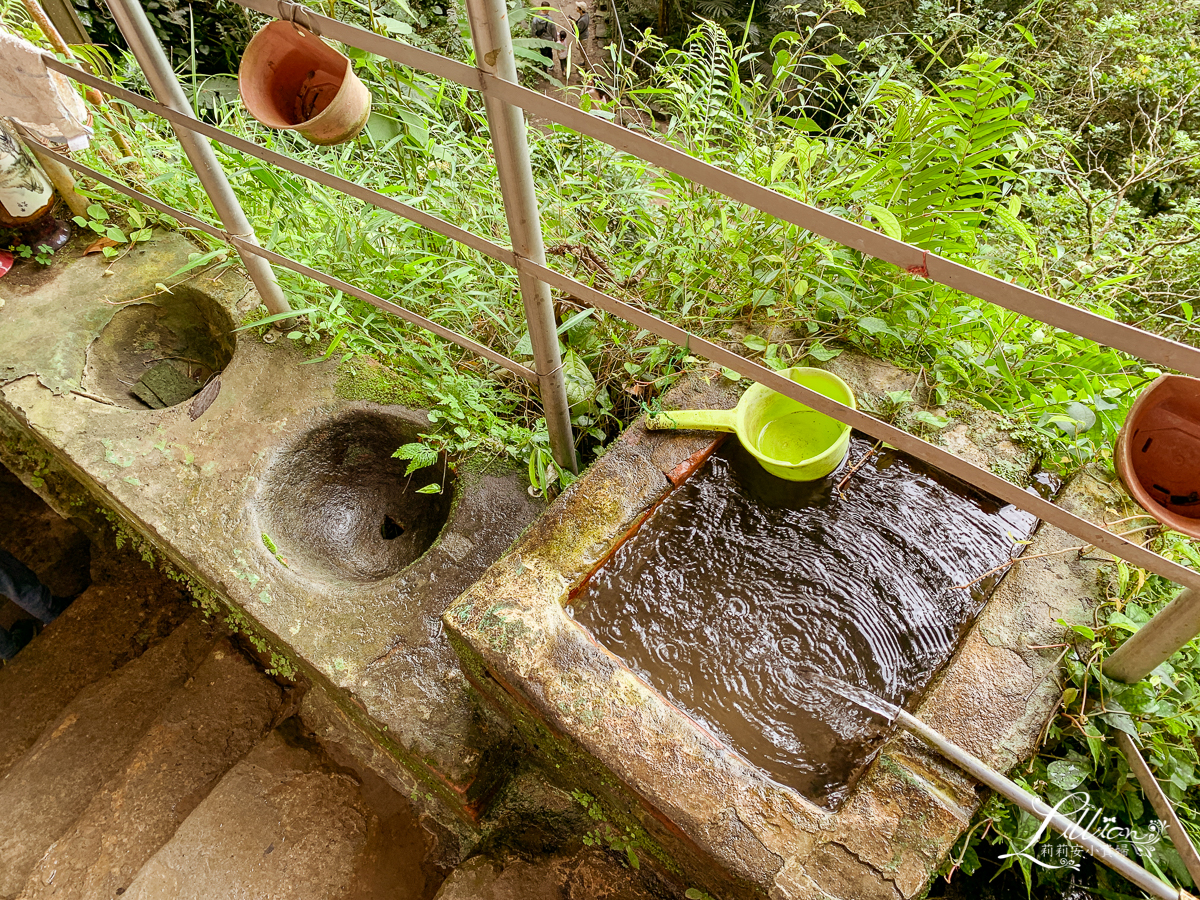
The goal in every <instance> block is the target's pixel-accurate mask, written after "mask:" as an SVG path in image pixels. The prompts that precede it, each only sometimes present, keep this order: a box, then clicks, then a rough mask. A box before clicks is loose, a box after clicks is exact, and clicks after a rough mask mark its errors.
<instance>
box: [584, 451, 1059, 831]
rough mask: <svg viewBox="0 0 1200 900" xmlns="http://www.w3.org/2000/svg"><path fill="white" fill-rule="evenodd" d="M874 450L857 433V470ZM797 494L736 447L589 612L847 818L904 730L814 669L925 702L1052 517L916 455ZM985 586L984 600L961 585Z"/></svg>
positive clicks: (673, 687)
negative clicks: (1041, 522) (1038, 516)
mask: <svg viewBox="0 0 1200 900" xmlns="http://www.w3.org/2000/svg"><path fill="white" fill-rule="evenodd" d="M870 447H871V442H870V441H868V440H866V439H865V438H863V437H862V436H860V435H858V434H855V436H854V438H853V439H852V441H851V445H850V454H849V460H850V461H856V460H859V459H860V458H861V457H862V456H863V455H864V453H866V451H867V450H868V449H869V448H870ZM844 473H845V467H843V470H842V471H839V472H837V473H835V474H834V475H833V476H831V477H829V478H827V479H824V480H823V481H819V482H813V483H794V482H786V481H782V480H780V479H778V478H775V477H773V476H771V475H768V474H767V473H765V472H763V471H762V469H761V468H760V467H759V466H758V465H757V463H755V462H754V460H753V458H751V457H750V456H749V454H747V453H746V452H745V451H744V450H743V449H742V448H741V447H740V445H739V444H738V443H737V442H736V441H733V440H730V441H727V442H726V443H725V444H724V445H723V446H722V448H721V449H719V450H718V451H717V452H716V453H715V454H714V455H713V457H712V458H711V459H710V460H709V462H708V463H707V464H706V465H705V466H704V467H703V468H702V469H701V470H700V471H699V472H697V473H696V474H695V475H694V476H693V477H692V478H690V479H689V480H688V481H686V482H685V483H684V484H683V485H681V486H680V487H679V488H678V489H676V490H675V491H674V492H673V493H672V494H671V495H670V496H668V497H667V499H666V500H665V501H664V502H663V503H662V505H661V506H660V507H659V508H658V509H657V510H656V511H655V512H654V513H653V515H651V517H650V518H649V519H648V520H647V521H646V523H645V524H644V525H643V526H642V528H641V529H640V530H639V531H638V533H637V534H636V535H634V536H633V537H632V538H631V539H630V540H629V541H628V542H627V543H626V544H625V545H624V546H622V547H621V548H620V549H619V550H618V551H617V552H616V553H615V554H614V555H613V557H612V558H611V559H610V560H609V561H608V562H607V563H606V564H605V565H604V566H603V567H602V568H601V569H600V570H599V571H598V572H597V573H596V574H595V575H594V576H593V577H592V578H591V579H590V581H589V582H588V583H587V584H586V585H585V586H584V587H583V589H582V590H581V591H580V592H578V593H577V594H576V595H575V597H574V598H573V599H572V601H571V604H570V606H569V611H570V612H571V613H572V614H573V615H574V616H575V618H576V620H577V621H578V622H579V623H580V624H581V625H583V626H584V627H585V628H587V629H588V630H589V631H591V632H592V634H594V635H595V637H596V639H597V640H598V641H599V642H600V643H601V644H603V645H604V646H606V647H608V648H609V649H610V650H612V651H613V652H614V653H615V654H617V655H618V656H619V657H621V658H622V659H623V660H624V661H625V662H626V663H627V664H628V665H629V666H630V667H631V668H633V669H634V670H635V671H636V672H638V673H639V674H640V675H641V676H642V677H643V678H644V679H645V680H646V681H647V682H648V683H649V684H651V685H653V686H654V687H655V688H657V689H658V690H660V691H661V692H662V693H663V694H664V695H665V696H666V697H667V698H668V699H669V700H670V701H671V702H673V703H675V704H676V705H677V706H679V707H681V708H682V709H684V710H685V711H687V712H688V713H689V714H690V715H691V716H692V717H693V718H694V719H695V720H696V721H698V722H699V723H701V724H702V725H704V726H705V727H706V728H708V729H709V730H710V731H712V732H714V733H715V734H717V735H718V736H720V737H721V738H722V739H723V740H724V741H725V742H726V743H727V744H728V745H729V746H730V747H731V748H733V749H734V750H736V751H738V752H740V753H741V754H742V755H743V756H745V757H746V758H747V759H748V760H749V761H751V762H752V763H754V764H755V765H757V766H759V767H761V768H762V769H763V770H765V771H766V772H767V773H768V774H770V775H771V776H772V777H773V778H775V779H776V780H777V781H779V782H781V783H783V784H786V785H789V786H791V787H793V788H795V789H796V790H798V791H800V792H801V793H802V794H804V795H805V796H807V797H808V798H809V799H811V800H813V801H815V802H817V803H819V804H821V805H824V806H826V807H829V808H836V807H837V806H838V805H839V803H840V802H841V800H843V799H844V797H845V795H846V793H847V792H848V790H849V788H850V787H851V786H852V785H853V783H854V781H855V780H856V779H857V777H858V776H859V775H860V774H861V772H862V770H863V769H864V768H865V767H866V764H867V763H868V762H869V761H870V760H871V758H872V757H873V755H874V753H875V752H876V751H877V749H878V747H879V745H880V743H881V742H882V740H883V739H884V737H886V733H887V730H888V724H887V722H886V721H884V720H881V719H880V718H879V717H877V716H875V715H872V714H871V713H869V712H868V711H867V710H865V709H863V708H862V707H861V706H860V705H858V704H856V703H854V702H851V701H850V700H847V699H845V698H841V697H838V696H836V695H835V694H834V693H832V692H830V691H829V689H828V684H827V683H826V684H822V683H821V679H820V678H814V677H813V673H814V671H815V672H816V673H819V674H820V675H823V676H827V677H829V678H834V679H838V680H839V681H842V682H845V683H847V684H849V685H851V686H854V687H858V688H861V689H863V690H866V691H869V692H871V693H873V694H876V695H878V696H879V697H881V698H882V699H883V700H884V701H885V702H886V703H892V704H896V705H899V706H905V707H908V706H911V705H912V704H914V703H915V701H916V700H917V699H918V698H919V695H920V692H921V691H922V690H923V689H924V688H925V687H926V686H927V685H928V684H929V682H930V680H931V678H932V677H933V675H934V674H935V673H936V671H937V670H938V668H939V667H940V666H941V665H942V664H944V663H945V662H946V661H947V660H948V659H949V657H950V655H951V654H952V653H953V650H954V647H955V646H956V644H957V642H958V640H959V639H960V637H961V636H962V634H963V632H964V631H965V629H966V627H967V626H968V625H969V624H970V622H971V621H972V620H973V619H974V618H975V616H976V615H977V614H978V612H979V611H980V609H981V608H982V606H983V603H984V601H985V600H986V597H987V594H988V593H989V592H990V590H991V588H992V587H994V585H995V583H996V581H997V579H998V577H1000V576H999V574H993V575H990V576H988V577H986V578H983V579H982V580H980V581H976V579H979V577H980V576H981V575H984V573H987V572H989V571H990V570H992V569H994V568H995V567H997V566H999V565H1001V564H1002V563H1003V562H1005V561H1006V560H1007V559H1009V558H1010V556H1012V555H1013V554H1014V552H1015V548H1016V547H1017V546H1018V545H1017V541H1019V540H1023V539H1025V538H1026V537H1028V536H1029V534H1031V533H1032V530H1033V528H1034V527H1035V525H1036V520H1035V519H1034V518H1033V517H1032V516H1031V515H1029V514H1027V513H1024V512H1022V511H1020V510H1018V509H1016V508H1015V507H1012V506H1004V505H1002V504H1000V503H999V502H998V501H995V500H994V499H992V498H988V497H984V496H981V495H979V494H977V493H975V492H973V491H971V490H969V489H968V488H966V487H965V486H964V485H962V484H960V483H958V482H956V481H955V480H953V479H951V478H949V477H947V476H944V475H941V474H940V473H936V472H934V471H932V470H930V469H928V468H927V467H925V466H924V465H922V464H921V463H920V462H919V461H917V460H914V459H912V458H911V457H908V456H906V455H904V454H901V453H897V452H894V451H888V450H884V451H882V452H880V453H877V454H875V455H874V456H873V457H872V458H871V459H870V460H869V461H868V462H867V463H866V464H865V465H863V466H862V468H860V469H859V470H858V471H857V472H856V473H855V474H854V476H853V477H852V478H851V479H850V480H849V481H848V483H847V484H846V485H845V487H844V488H843V489H842V491H841V492H840V493H839V492H838V491H837V490H836V485H837V483H838V482H839V481H840V480H841V478H842V476H843V475H844ZM960 585H969V586H967V587H958V586H960Z"/></svg>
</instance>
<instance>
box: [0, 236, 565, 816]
mask: <svg viewBox="0 0 1200 900" xmlns="http://www.w3.org/2000/svg"><path fill="white" fill-rule="evenodd" d="M79 249H80V247H79V246H77V245H74V244H73V245H71V246H70V247H68V248H67V249H66V250H64V251H62V252H60V254H59V257H58V258H57V260H56V263H55V265H54V266H53V267H51V268H49V269H47V270H45V271H34V272H31V271H30V267H29V266H25V267H20V268H18V269H15V270H13V271H12V272H10V273H9V274H8V275H7V276H6V277H5V278H3V279H2V280H0V300H2V301H3V305H2V306H0V461H2V462H3V463H4V464H5V465H6V466H8V467H9V468H10V469H12V470H13V471H14V472H16V473H17V474H18V475H19V476H20V477H21V478H22V479H23V480H24V481H25V482H26V483H27V484H28V485H30V486H31V487H33V488H34V489H35V490H36V491H38V492H39V493H40V494H42V495H43V496H44V497H45V498H46V499H47V500H48V501H50V503H51V505H52V506H53V507H55V508H56V509H57V510H58V511H59V512H60V513H62V514H63V515H66V516H68V517H70V518H72V519H74V520H76V521H78V522H80V523H82V524H84V525H85V526H88V525H90V526H91V528H92V531H93V532H95V531H97V530H100V529H102V528H103V527H108V526H111V527H114V528H115V529H116V532H117V535H118V539H119V540H127V541H130V542H132V543H133V544H134V545H135V546H137V547H138V548H139V549H140V550H141V551H142V552H143V555H145V556H147V557H153V558H154V560H155V561H156V562H159V563H160V564H162V565H163V566H164V567H165V568H166V569H167V570H168V571H169V572H171V573H173V574H174V575H175V576H176V577H178V578H179V579H180V580H182V581H185V582H186V584H187V585H188V587H189V588H190V589H191V591H192V594H193V596H194V597H196V598H197V599H198V601H199V602H200V603H201V604H202V605H204V606H206V607H208V608H209V609H210V611H212V612H214V613H216V614H219V615H221V616H222V617H224V618H226V619H227V620H228V621H229V622H230V623H231V624H232V625H233V626H234V627H235V628H237V629H238V630H239V631H242V632H245V633H246V634H248V635H250V636H251V639H252V640H253V641H254V642H255V643H256V644H257V645H258V646H259V647H260V649H262V650H263V651H264V654H265V656H266V657H268V658H270V660H271V662H272V664H273V665H274V667H275V668H276V669H277V670H278V671H279V672H280V673H281V674H283V675H292V674H299V675H302V676H307V678H308V680H309V681H310V682H311V684H312V690H310V691H309V692H308V693H307V694H306V695H305V697H304V700H303V713H304V715H305V717H306V721H308V722H309V723H310V725H312V727H314V728H315V729H316V730H317V731H318V733H319V734H320V735H321V736H322V737H323V738H324V739H327V740H329V741H332V742H334V743H335V744H341V745H344V748H345V749H346V751H347V752H348V753H350V754H351V755H352V756H353V757H355V758H357V759H359V760H361V761H363V762H365V763H367V764H369V765H371V766H372V767H373V768H375V769H376V770H377V771H379V772H380V773H381V774H383V775H384V776H385V777H387V778H388V780H389V781H391V783H392V784H393V785H394V786H395V787H397V788H399V789H400V790H402V791H403V792H404V793H405V794H407V795H409V796H412V797H414V798H416V799H417V800H418V802H421V803H423V804H424V805H425V807H426V808H427V811H428V812H429V814H430V815H431V816H433V817H434V818H435V819H437V820H438V821H440V822H441V823H442V824H443V826H444V828H446V829H448V830H449V832H451V833H453V834H456V835H458V836H460V837H463V836H465V837H466V838H467V839H469V838H470V836H471V835H473V834H476V833H477V828H476V826H477V823H478V820H479V818H480V816H481V814H482V812H483V811H484V810H485V809H486V807H487V804H488V801H489V799H490V796H491V795H492V794H493V792H494V791H496V790H497V789H498V788H499V787H500V786H501V785H502V784H503V782H504V781H505V779H506V778H507V776H508V775H509V774H510V773H511V771H512V769H513V766H514V765H515V761H514V760H513V759H512V757H511V751H512V750H513V748H514V746H515V745H514V743H513V739H512V736H511V733H510V726H509V725H508V723H506V722H505V721H503V720H502V719H501V718H499V717H497V716H496V715H495V714H494V713H493V712H492V711H491V710H490V709H489V708H487V707H485V706H482V705H481V704H479V703H478V702H477V700H476V699H475V698H474V697H473V696H472V692H471V691H470V689H469V687H468V684H467V681H466V679H465V678H464V676H463V673H462V671H461V669H460V668H459V665H458V661H457V659H456V657H455V654H454V653H453V651H452V650H451V648H450V646H449V644H448V643H447V641H446V639H445V636H444V634H443V630H442V624H441V619H440V617H441V615H442V613H443V611H444V610H445V609H446V607H447V606H448V605H449V603H450V602H451V601H452V600H453V599H454V598H455V597H456V596H457V595H458V594H459V593H461V592H462V591H463V590H465V589H466V588H467V587H468V586H469V585H470V584H471V583H472V582H473V581H475V580H476V579H477V578H478V577H479V576H480V575H481V574H482V573H483V572H484V570H485V569H486V568H487V566H488V565H490V564H491V563H492V562H493V561H495V560H496V559H497V557H498V556H499V555H500V554H501V552H502V551H503V550H504V549H505V548H507V547H508V546H509V545H510V544H511V543H512V542H513V541H514V540H515V539H516V538H517V536H518V535H519V534H520V533H521V532H522V531H523V530H524V529H525V528H526V526H527V525H528V523H529V522H530V521H532V520H533V519H534V518H535V517H536V516H537V515H538V514H539V513H540V512H541V511H542V509H543V508H544V504H543V503H542V502H541V501H534V500H532V499H531V498H530V497H529V495H528V493H527V491H526V483H525V481H524V478H523V477H522V475H521V474H520V473H517V472H513V471H509V472H507V473H505V472H500V473H499V474H496V473H495V472H490V471H489V472H483V471H473V470H471V469H470V467H469V466H464V467H461V468H460V469H459V471H458V472H457V476H455V474H454V473H453V472H451V471H450V470H448V469H447V468H446V467H445V466H444V461H439V463H438V464H437V465H436V466H435V467H433V468H429V469H425V470H423V471H420V472H417V473H415V474H414V475H413V476H412V478H407V477H405V475H404V469H405V466H406V463H405V462H404V461H403V460H397V459H392V458H391V454H392V452H393V451H394V450H395V449H396V448H397V447H399V446H400V445H401V444H404V443H406V442H408V441H412V440H415V439H416V435H417V434H418V433H419V432H421V431H427V430H429V428H430V426H429V423H428V420H427V418H426V416H425V414H424V413H423V412H421V411H415V410H410V409H406V408H404V407H402V406H397V405H394V400H389V399H388V398H387V397H385V396H382V395H381V397H380V399H383V400H384V401H385V402H384V403H376V402H370V401H367V400H361V399H359V400H354V399H348V398H347V397H345V396H342V394H344V393H346V391H345V384H346V380H345V372H344V371H342V372H341V375H340V376H339V367H338V365H337V363H336V362H323V361H317V362H313V361H312V360H311V359H308V358H306V356H305V354H304V353H303V352H302V351H300V350H298V349H297V348H296V347H295V346H294V345H293V342H292V341H288V340H286V339H283V338H282V337H281V338H280V339H279V340H278V341H277V342H275V343H273V344H268V343H265V342H263V340H261V339H260V338H259V337H258V336H257V335H255V334H254V333H253V332H249V331H234V328H235V325H236V323H237V319H238V318H239V316H240V315H241V314H242V312H243V311H245V310H247V309H251V308H253V307H254V306H256V305H257V295H255V294H254V293H253V292H252V291H251V290H250V288H249V285H248V284H247V283H246V281H245V280H244V279H242V278H240V277H239V276H237V275H236V274H235V273H234V272H233V271H232V270H229V271H226V272H225V273H224V274H222V275H220V276H219V277H218V278H216V279H215V280H214V278H213V277H212V275H211V274H194V273H189V275H193V274H194V277H189V278H188V280H185V281H182V282H180V283H176V282H177V281H179V278H172V273H176V272H178V271H179V270H180V269H181V268H182V267H184V266H185V265H186V264H187V262H188V257H189V252H195V247H194V246H193V245H192V244H191V243H190V242H189V241H187V240H186V239H185V238H183V237H182V236H180V235H174V234H171V235H160V236H159V237H157V238H156V240H155V241H153V242H150V243H148V244H143V245H139V247H138V249H136V250H135V251H133V253H132V254H130V255H129V256H127V257H126V258H124V259H121V260H119V261H117V262H115V263H111V265H110V262H109V261H108V260H106V259H104V258H103V257H100V256H98V255H94V256H80V255H79ZM72 256H74V258H72ZM64 260H69V261H64ZM184 277H188V276H184ZM167 282H170V291H169V292H164V291H162V290H160V289H158V288H157V287H156V284H162V283H167ZM284 330H285V331H286V327H285V328H284ZM164 361H166V362H167V363H168V364H169V365H171V366H172V367H173V368H174V373H175V374H173V375H172V374H171V373H167V375H166V380H167V382H171V381H174V382H176V383H178V382H179V381H180V378H181V377H182V378H183V379H190V381H191V382H192V386H191V388H190V390H194V389H195V387H197V386H199V384H200V383H202V382H205V381H207V380H208V379H209V378H210V376H212V375H213V374H214V373H217V372H219V385H220V387H219V391H218V392H217V393H216V396H215V398H214V399H212V401H211V405H209V406H208V407H207V408H206V409H204V410H203V411H200V407H199V406H197V405H194V403H195V401H193V400H191V399H188V400H185V401H184V402H181V403H177V404H176V405H172V406H167V407H165V408H161V409H151V408H149V407H147V406H145V405H144V404H142V403H141V402H139V401H137V400H136V399H135V398H134V397H133V396H132V395H131V391H133V390H134V389H135V388H136V387H137V382H138V380H139V379H140V377H141V375H142V374H143V373H146V372H148V371H150V370H152V369H153V368H154V367H155V366H157V365H160V364H162V363H163V362H164ZM301 363H311V364H303V365H302V364H301ZM160 374H161V373H160ZM339 377H341V378H342V381H341V382H340V384H341V387H339ZM389 377H390V376H389ZM161 380H162V379H160V381H161ZM155 383H156V384H157V383H158V382H155ZM364 385H366V386H367V388H368V389H369V388H370V387H371V386H372V385H374V386H375V387H378V388H379V389H380V390H381V391H383V392H384V393H386V390H387V389H388V388H387V379H386V378H384V376H383V375H381V369H379V368H376V369H368V370H365V371H360V372H359V378H358V380H357V383H356V384H352V385H351V387H356V388H357V389H359V390H360V391H361V390H362V388H363V386H364ZM392 387H393V388H395V385H392ZM211 388H212V385H211V384H210V391H211ZM399 389H400V390H402V389H403V385H400V386H399ZM164 390H165V392H166V393H168V394H169V393H170V390H169V384H168V389H164ZM368 393H369V390H368ZM432 483H438V484H440V485H442V492H441V493H440V494H423V493H419V492H418V491H417V489H418V488H421V487H424V486H425V485H426V484H432Z"/></svg>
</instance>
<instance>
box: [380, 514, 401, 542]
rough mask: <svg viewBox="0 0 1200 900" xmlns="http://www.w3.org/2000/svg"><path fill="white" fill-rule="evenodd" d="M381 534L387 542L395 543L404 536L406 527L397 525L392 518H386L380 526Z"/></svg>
mask: <svg viewBox="0 0 1200 900" xmlns="http://www.w3.org/2000/svg"><path fill="white" fill-rule="evenodd" d="M379 533H380V534H382V535H383V539H384V540H385V541H394V540H395V539H396V538H398V537H400V535H402V534H404V526H403V525H399V524H397V523H396V520H395V519H393V518H392V517H391V516H384V517H383V524H382V525H380V526H379Z"/></svg>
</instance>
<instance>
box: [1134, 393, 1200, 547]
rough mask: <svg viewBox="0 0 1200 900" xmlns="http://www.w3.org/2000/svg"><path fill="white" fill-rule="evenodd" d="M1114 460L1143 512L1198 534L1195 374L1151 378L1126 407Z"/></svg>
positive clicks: (1199, 409)
mask: <svg viewBox="0 0 1200 900" xmlns="http://www.w3.org/2000/svg"><path fill="white" fill-rule="evenodd" d="M1116 462H1117V472H1118V474H1120V476H1121V481H1122V482H1123V483H1124V484H1125V488H1126V490H1128V491H1129V493H1130V495H1132V497H1133V499H1134V500H1136V501H1137V502H1138V503H1139V504H1141V505H1142V507H1143V508H1145V510H1146V512H1148V513H1150V515H1152V516H1154V518H1156V519H1158V521H1160V522H1162V523H1163V524H1164V525H1166V526H1167V527H1168V528H1173V529H1174V530H1176V531H1179V532H1182V533H1183V534H1186V535H1188V536H1190V537H1194V538H1200V379H1196V378H1188V377H1186V376H1183V375H1163V376H1162V377H1161V378H1158V379H1156V380H1155V381H1154V383H1153V384H1151V385H1150V387H1148V388H1147V389H1146V391H1145V393H1143V394H1142V396H1140V397H1138V399H1137V402H1136V403H1134V404H1133V408H1132V409H1131V410H1130V411H1129V417H1128V418H1127V419H1126V420H1125V426H1124V427H1123V428H1122V429H1121V436H1120V437H1119V438H1118V439H1117V450H1116Z"/></svg>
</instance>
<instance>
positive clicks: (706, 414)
mask: <svg viewBox="0 0 1200 900" xmlns="http://www.w3.org/2000/svg"><path fill="white" fill-rule="evenodd" d="M646 427H647V428H649V429H650V430H651V431H672V430H674V429H677V428H699V429H702V430H704V431H737V410H736V409H680V410H672V411H671V412H662V413H659V414H658V415H654V416H646Z"/></svg>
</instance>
